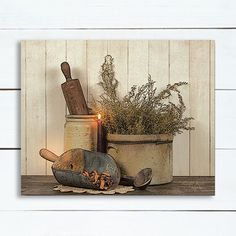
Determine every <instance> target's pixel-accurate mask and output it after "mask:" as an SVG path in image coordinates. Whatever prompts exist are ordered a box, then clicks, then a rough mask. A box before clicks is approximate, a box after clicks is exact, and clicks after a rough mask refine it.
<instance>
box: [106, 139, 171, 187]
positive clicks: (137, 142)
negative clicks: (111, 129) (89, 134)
mask: <svg viewBox="0 0 236 236" xmlns="http://www.w3.org/2000/svg"><path fill="white" fill-rule="evenodd" d="M107 142H108V145H107V153H108V154H110V155H111V156H113V157H114V159H115V160H116V162H117V163H118V165H119V166H120V168H121V173H122V174H125V175H129V176H135V175H136V174H137V173H138V172H139V171H140V170H141V169H144V168H152V171H153V178H152V181H151V185H156V184H165V183H169V182H171V181H172V180H173V152H172V143H173V135H169V134H161V135H120V134H108V135H107Z"/></svg>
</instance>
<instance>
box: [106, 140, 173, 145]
mask: <svg viewBox="0 0 236 236" xmlns="http://www.w3.org/2000/svg"><path fill="white" fill-rule="evenodd" d="M109 143H114V144H123V145H135V144H148V143H154V144H156V145H160V144H168V143H173V140H172V141H152V140H146V141H141V140H140V141H110V140H109Z"/></svg>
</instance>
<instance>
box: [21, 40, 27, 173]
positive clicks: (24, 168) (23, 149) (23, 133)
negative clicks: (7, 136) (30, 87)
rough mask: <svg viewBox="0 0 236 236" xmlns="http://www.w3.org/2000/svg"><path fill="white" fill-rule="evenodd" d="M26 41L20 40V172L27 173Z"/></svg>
mask: <svg viewBox="0 0 236 236" xmlns="http://www.w3.org/2000/svg"><path fill="white" fill-rule="evenodd" d="M25 51H26V42H25V41H22V42H21V109H22V111H23V112H21V174H22V175H26V174H27V166H26V165H27V159H26V155H25V154H26V138H27V136H26V128H27V126H26V115H25V111H26V97H25V94H26V83H25V79H26V77H25V72H26V70H25V66H26V57H25V56H26V55H25Z"/></svg>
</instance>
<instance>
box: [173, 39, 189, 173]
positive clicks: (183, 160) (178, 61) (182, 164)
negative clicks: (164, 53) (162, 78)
mask: <svg viewBox="0 0 236 236" xmlns="http://www.w3.org/2000/svg"><path fill="white" fill-rule="evenodd" d="M179 81H185V82H189V41H170V83H171V84H173V83H176V82H179ZM181 94H182V96H183V100H184V103H185V105H186V111H185V113H184V115H185V116H189V115H190V114H189V85H187V86H184V87H182V88H181ZM171 101H172V102H174V103H175V102H178V98H176V97H174V98H171ZM173 166H174V168H173V174H174V175H175V176H188V175H189V131H184V132H183V133H182V134H180V135H176V136H175V138H174V143H173Z"/></svg>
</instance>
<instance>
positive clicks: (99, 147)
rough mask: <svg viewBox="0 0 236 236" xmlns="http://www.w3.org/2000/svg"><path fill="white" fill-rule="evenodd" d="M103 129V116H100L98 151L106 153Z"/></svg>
mask: <svg viewBox="0 0 236 236" xmlns="http://www.w3.org/2000/svg"><path fill="white" fill-rule="evenodd" d="M103 144H104V141H103V128H102V120H101V114H98V133H97V151H98V152H104V145H103Z"/></svg>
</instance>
